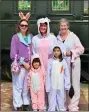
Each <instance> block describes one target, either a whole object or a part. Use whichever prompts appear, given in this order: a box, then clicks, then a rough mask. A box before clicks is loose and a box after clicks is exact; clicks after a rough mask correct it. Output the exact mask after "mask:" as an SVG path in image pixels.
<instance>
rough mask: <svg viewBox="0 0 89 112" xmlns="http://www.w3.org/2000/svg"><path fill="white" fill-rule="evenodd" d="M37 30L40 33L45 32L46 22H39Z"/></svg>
mask: <svg viewBox="0 0 89 112" xmlns="http://www.w3.org/2000/svg"><path fill="white" fill-rule="evenodd" d="M39 30H40V33H41V34H46V33H47V24H46V23H40V27H39Z"/></svg>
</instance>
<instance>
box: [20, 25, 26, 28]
mask: <svg viewBox="0 0 89 112" xmlns="http://www.w3.org/2000/svg"><path fill="white" fill-rule="evenodd" d="M20 26H21V27H25V28H27V27H28V25H24V24H20Z"/></svg>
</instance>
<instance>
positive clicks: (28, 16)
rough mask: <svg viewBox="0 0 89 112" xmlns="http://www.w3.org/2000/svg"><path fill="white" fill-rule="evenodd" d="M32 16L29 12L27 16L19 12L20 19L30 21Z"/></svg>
mask: <svg viewBox="0 0 89 112" xmlns="http://www.w3.org/2000/svg"><path fill="white" fill-rule="evenodd" d="M30 16H31V14H30V13H29V12H28V13H27V14H26V16H24V14H23V12H19V17H20V19H26V20H27V21H28V19H29V18H30Z"/></svg>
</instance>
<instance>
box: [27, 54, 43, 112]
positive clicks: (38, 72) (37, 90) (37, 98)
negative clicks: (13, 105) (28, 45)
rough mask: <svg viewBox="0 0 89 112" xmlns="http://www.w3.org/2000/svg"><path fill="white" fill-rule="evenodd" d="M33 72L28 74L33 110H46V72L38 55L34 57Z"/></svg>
mask: <svg viewBox="0 0 89 112" xmlns="http://www.w3.org/2000/svg"><path fill="white" fill-rule="evenodd" d="M31 64H32V65H31V70H30V72H29V73H28V76H27V81H28V89H29V90H30V92H31V100H32V108H33V110H34V111H37V110H39V111H41V110H44V102H45V101H44V100H45V99H44V95H45V94H44V85H45V72H44V71H43V68H42V66H41V62H40V58H39V55H38V54H35V55H33V56H32V60H31Z"/></svg>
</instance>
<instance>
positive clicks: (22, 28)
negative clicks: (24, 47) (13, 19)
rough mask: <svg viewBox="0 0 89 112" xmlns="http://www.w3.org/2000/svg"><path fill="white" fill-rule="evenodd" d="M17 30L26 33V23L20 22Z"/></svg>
mask: <svg viewBox="0 0 89 112" xmlns="http://www.w3.org/2000/svg"><path fill="white" fill-rule="evenodd" d="M19 28H20V31H21V32H22V33H26V31H27V30H28V23H27V22H26V21H22V22H20V24H19Z"/></svg>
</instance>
